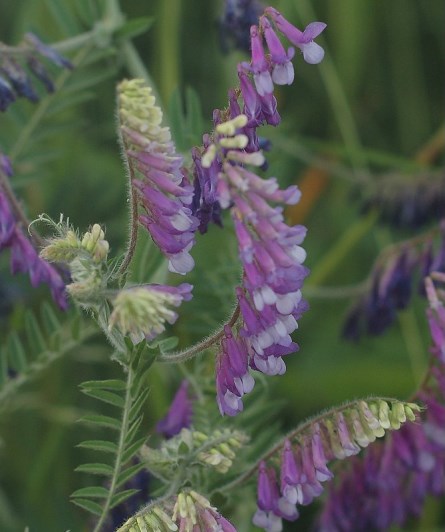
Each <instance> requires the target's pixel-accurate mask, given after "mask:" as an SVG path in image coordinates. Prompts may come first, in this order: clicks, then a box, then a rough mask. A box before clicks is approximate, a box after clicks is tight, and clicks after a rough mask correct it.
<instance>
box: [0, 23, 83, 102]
mask: <svg viewBox="0 0 445 532" xmlns="http://www.w3.org/2000/svg"><path fill="white" fill-rule="evenodd" d="M12 51H20V52H21V53H20V54H19V55H21V56H22V57H23V59H24V61H23V63H24V64H26V67H27V69H28V71H29V73H30V74H32V75H33V76H34V77H35V78H37V79H38V80H39V81H40V82H41V83H42V84H43V85H44V87H45V89H46V91H47V92H54V90H55V87H54V83H53V81H52V79H51V76H50V74H49V72H48V71H47V69H46V68H45V66H44V64H43V63H42V61H41V59H42V58H44V59H47V60H48V61H50V62H51V63H52V64H53V65H56V66H58V67H61V68H72V65H71V63H70V62H69V61H68V60H67V59H65V58H64V57H63V56H62V55H60V54H59V53H58V52H57V51H56V50H54V48H51V47H50V46H47V45H46V44H44V43H43V42H42V41H41V40H40V39H39V38H38V37H37V36H36V35H34V34H33V33H27V34H26V35H25V38H24V40H23V43H22V45H21V46H19V47H18V48H11V49H10V48H9V47H7V46H4V45H3V46H2V53H1V60H0V111H6V109H7V108H8V107H9V105H11V103H13V102H14V101H15V99H16V97H23V98H26V99H28V100H30V101H31V102H37V101H38V100H39V96H38V93H37V92H36V90H35V88H34V86H33V83H32V81H31V78H30V77H29V75H28V74H27V72H26V70H25V68H24V66H22V65H21V64H20V63H19V62H18V61H17V60H16V59H15V57H16V56H17V55H18V54H14V53H11V52H12Z"/></svg>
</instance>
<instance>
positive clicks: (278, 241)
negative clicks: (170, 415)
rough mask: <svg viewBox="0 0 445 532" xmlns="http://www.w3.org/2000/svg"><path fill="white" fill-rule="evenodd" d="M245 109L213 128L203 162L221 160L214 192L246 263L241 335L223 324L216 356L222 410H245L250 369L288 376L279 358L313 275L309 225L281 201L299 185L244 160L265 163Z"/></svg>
mask: <svg viewBox="0 0 445 532" xmlns="http://www.w3.org/2000/svg"><path fill="white" fill-rule="evenodd" d="M247 123H248V118H247V116H246V115H243V114H241V115H237V116H236V117H235V118H232V119H231V120H228V121H225V122H221V123H220V124H218V125H217V126H216V130H215V137H214V142H213V143H212V144H210V145H209V146H208V148H207V150H206V152H205V153H204V154H203V156H202V159H201V163H202V166H203V167H204V168H210V167H211V166H212V165H214V164H215V161H217V164H218V165H219V166H220V171H219V173H218V176H217V177H218V180H217V197H218V201H219V203H220V204H221V206H222V207H223V208H230V212H231V215H232V219H233V222H234V226H235V233H236V236H237V240H238V249H239V257H240V260H241V263H242V266H243V279H242V286H240V287H238V288H237V297H238V302H239V307H240V311H241V326H240V328H239V330H238V331H236V333H235V332H234V331H232V329H231V328H230V327H226V329H225V331H224V333H225V334H224V338H223V340H222V342H221V351H220V353H219V355H218V361H217V389H218V404H219V408H220V411H221V413H222V414H228V415H235V414H236V413H238V412H239V411H241V410H242V401H241V398H242V396H243V395H244V394H245V393H248V392H249V391H251V390H252V388H253V384H254V382H253V379H252V377H251V376H250V375H249V373H248V369H249V367H250V368H252V369H254V370H257V371H261V372H262V373H265V374H267V375H278V374H280V375H281V374H283V373H284V372H285V370H286V366H285V364H284V361H283V359H282V357H283V356H284V355H287V354H289V353H292V352H295V351H296V350H297V349H298V346H297V344H295V343H294V342H293V341H292V338H291V336H290V335H291V333H292V332H293V331H295V329H296V328H297V326H298V324H297V319H299V317H300V316H301V314H302V313H303V312H304V310H306V308H307V305H306V302H305V301H304V300H303V299H302V296H301V287H302V284H303V280H304V278H305V277H306V275H307V274H308V270H307V268H305V267H304V266H303V265H302V263H303V262H304V260H305V258H306V253H305V251H304V249H303V248H302V247H301V246H300V244H301V243H302V241H303V239H304V237H305V234H306V229H305V228H304V227H302V226H294V227H289V226H288V225H287V224H286V223H285V221H284V218H283V208H282V207H281V206H278V207H272V206H271V205H270V204H271V203H278V204H287V205H292V204H295V203H297V202H298V200H299V198H300V192H299V190H298V188H297V187H296V186H290V187H288V188H287V189H285V190H281V189H280V188H279V186H278V183H277V181H276V179H275V178H270V179H262V178H261V177H259V176H258V175H257V174H256V173H255V172H253V171H251V170H248V169H247V168H246V165H251V166H260V165H261V164H263V162H264V157H263V155H262V153H261V152H260V151H256V152H251V153H247V152H246V151H244V148H245V147H246V146H247V144H248V137H247V135H245V134H244V133H242V132H241V131H242V128H243V127H245V126H246V124H247Z"/></svg>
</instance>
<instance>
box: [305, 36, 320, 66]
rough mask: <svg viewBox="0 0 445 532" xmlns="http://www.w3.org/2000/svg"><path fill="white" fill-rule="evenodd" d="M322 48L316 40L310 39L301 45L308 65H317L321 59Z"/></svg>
mask: <svg viewBox="0 0 445 532" xmlns="http://www.w3.org/2000/svg"><path fill="white" fill-rule="evenodd" d="M323 57H324V50H323V48H322V47H321V46H320V45H319V44H317V43H316V42H313V41H311V42H310V43H308V44H305V45H304V46H303V58H304V60H305V61H306V63H309V64H310V65H318V63H321V61H323Z"/></svg>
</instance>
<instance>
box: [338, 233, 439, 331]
mask: <svg viewBox="0 0 445 532" xmlns="http://www.w3.org/2000/svg"><path fill="white" fill-rule="evenodd" d="M435 247H436V249H435ZM444 271H445V229H444V227H443V224H441V226H440V242H439V245H436V246H433V240H432V237H431V236H428V235H427V240H426V242H425V239H422V240H421V245H419V239H418V238H417V237H414V238H413V239H412V242H411V243H410V242H409V241H405V242H404V243H403V244H402V245H399V246H392V247H391V248H390V249H389V253H387V252H386V253H385V251H384V252H383V254H382V255H381V256H380V257H379V258H378V259H377V261H376V266H375V267H374V269H373V271H372V272H371V275H370V281H369V288H368V290H367V292H366V293H365V294H364V295H363V296H362V297H361V298H360V299H359V300H358V301H356V302H354V304H353V305H352V307H351V309H350V310H349V311H348V313H347V316H346V318H345V321H344V325H343V331H342V336H343V337H344V338H346V339H348V340H352V341H358V340H359V339H360V337H361V336H362V335H363V334H364V333H367V334H372V335H379V334H382V333H384V332H385V331H386V330H387V329H388V327H390V326H391V325H392V323H393V322H394V320H395V318H396V316H397V312H398V311H400V310H403V309H404V308H406V307H407V306H408V304H409V302H410V300H411V297H412V293H413V286H416V285H415V283H416V282H417V278H419V277H420V279H419V280H420V285H419V286H420V287H419V290H418V292H419V293H420V294H421V295H425V291H424V284H423V280H424V278H425V277H426V276H427V275H429V274H430V273H431V272H444Z"/></svg>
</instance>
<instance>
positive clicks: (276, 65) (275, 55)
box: [260, 16, 295, 85]
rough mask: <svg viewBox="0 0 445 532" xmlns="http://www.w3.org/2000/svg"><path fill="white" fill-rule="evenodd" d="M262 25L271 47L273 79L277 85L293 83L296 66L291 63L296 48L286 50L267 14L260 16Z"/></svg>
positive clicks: (268, 45)
mask: <svg viewBox="0 0 445 532" xmlns="http://www.w3.org/2000/svg"><path fill="white" fill-rule="evenodd" d="M260 26H261V29H262V30H263V31H264V37H265V39H266V43H267V47H268V48H269V52H270V58H271V62H272V64H273V69H272V81H273V82H274V83H276V84H277V85H291V84H292V82H293V81H294V66H293V65H292V63H291V60H292V58H293V57H294V54H295V50H294V49H293V48H289V50H288V51H287V53H286V51H285V49H284V47H283V45H282V44H281V42H280V39H279V38H278V36H277V34H276V33H275V31H274V30H273V28H272V26H271V25H270V22H269V21H268V20H267V18H266V17H265V16H262V17H261V18H260Z"/></svg>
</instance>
